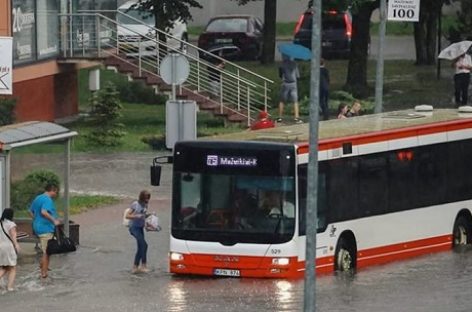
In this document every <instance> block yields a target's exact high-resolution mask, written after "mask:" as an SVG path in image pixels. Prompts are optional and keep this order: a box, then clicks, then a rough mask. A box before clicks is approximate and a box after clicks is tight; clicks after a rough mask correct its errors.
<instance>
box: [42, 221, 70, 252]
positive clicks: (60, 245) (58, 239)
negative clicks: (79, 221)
mask: <svg viewBox="0 0 472 312" xmlns="http://www.w3.org/2000/svg"><path fill="white" fill-rule="evenodd" d="M76 250H77V248H76V247H75V243H74V242H73V241H72V240H71V239H70V238H69V237H67V236H66V235H65V234H64V231H63V230H62V229H61V228H59V227H57V226H56V230H55V232H54V236H53V238H51V239H50V240H48V246H47V248H46V253H47V254H48V255H54V254H61V253H66V252H72V251H76Z"/></svg>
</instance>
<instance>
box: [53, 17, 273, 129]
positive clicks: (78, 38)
mask: <svg viewBox="0 0 472 312" xmlns="http://www.w3.org/2000/svg"><path fill="white" fill-rule="evenodd" d="M116 13H117V14H122V15H125V16H126V17H127V18H130V19H132V20H134V21H136V22H137V23H138V22H141V21H139V20H138V19H135V18H133V17H132V16H129V15H127V14H124V13H122V12H118V11H117V12H116ZM61 16H62V18H61V21H63V22H65V23H68V24H65V25H62V27H61V31H63V33H62V34H61V38H62V40H63V43H62V44H61V47H63V55H64V57H77V56H79V57H94V56H98V57H104V56H114V57H116V58H119V59H121V61H123V62H126V63H127V64H129V65H130V66H133V67H135V68H136V69H137V70H138V73H139V75H140V76H142V75H143V73H147V74H148V75H153V76H156V77H160V74H159V64H160V61H161V55H165V54H166V53H168V52H169V51H171V52H175V53H179V54H183V55H185V56H186V57H187V58H188V60H189V63H190V67H191V69H190V75H189V78H188V79H187V81H186V82H185V83H184V85H183V86H181V87H180V88H179V89H180V91H182V90H188V91H191V92H194V93H195V92H199V93H201V92H207V93H209V94H211V93H212V92H214V90H212V88H211V84H212V82H211V79H210V78H209V77H208V76H209V69H212V72H218V74H219V75H220V80H221V82H220V86H219V92H218V93H219V94H218V96H217V97H216V98H213V99H211V100H210V102H214V103H215V104H218V106H219V107H220V112H223V109H227V110H230V111H234V112H236V113H239V114H240V115H243V116H246V114H247V120H248V125H249V123H250V121H251V120H252V118H251V116H250V115H251V113H254V112H258V111H260V110H267V109H268V107H270V105H269V100H270V99H269V96H268V94H269V91H270V89H269V88H270V86H271V85H272V84H273V81H271V80H270V79H267V78H265V77H262V76H260V75H258V74H256V73H253V72H251V71H249V70H247V69H245V68H243V67H241V66H239V65H238V64H235V63H233V62H230V61H226V60H225V59H223V58H221V57H219V56H217V55H214V54H212V53H210V52H207V51H205V50H202V49H200V48H198V47H196V46H195V45H192V44H191V43H188V42H186V41H182V40H180V39H178V38H175V37H173V36H171V35H170V34H168V33H165V32H162V31H161V30H158V29H155V28H154V27H150V26H149V25H146V27H148V28H149V29H153V30H154V31H155V34H156V37H155V38H154V36H148V35H141V34H139V33H137V32H135V31H134V30H133V29H130V28H129V27H126V26H125V25H121V24H119V23H117V22H116V20H113V19H111V18H109V17H107V16H105V15H102V14H99V13H96V12H95V13H73V14H61ZM88 23H90V25H89V24H88ZM118 25H119V26H120V27H122V28H124V29H126V30H127V31H128V32H129V33H132V34H135V36H136V38H138V39H137V40H138V41H136V42H133V44H131V45H130V44H129V42H121V41H120V38H119V37H118V33H117V28H118ZM143 25H145V24H144V23H143ZM87 31H88V33H87ZM159 34H163V35H165V36H166V37H167V38H171V39H172V40H173V41H174V42H177V45H178V46H179V47H182V46H186V47H187V49H186V51H188V50H189V48H191V49H193V50H194V51H195V50H196V51H197V53H196V55H193V54H191V53H186V51H182V50H180V49H178V48H175V47H172V46H170V45H168V44H167V43H166V42H163V41H160V40H159ZM74 36H75V37H74ZM144 43H147V44H148V45H149V44H150V45H151V46H152V47H154V52H151V53H148V54H146V55H142V53H141V48H142V47H143V46H144ZM123 44H126V45H128V46H126V45H123ZM136 46H137V51H138V52H137V53H133V52H135V51H133V48H136ZM201 53H205V54H206V55H211V56H212V57H214V58H215V59H218V60H221V61H224V62H225V64H226V66H227V67H230V68H232V69H233V71H231V70H227V69H221V68H218V67H216V66H215V65H214V64H212V63H209V62H208V61H206V60H203V59H201V58H200V54H201ZM244 111H245V112H244Z"/></svg>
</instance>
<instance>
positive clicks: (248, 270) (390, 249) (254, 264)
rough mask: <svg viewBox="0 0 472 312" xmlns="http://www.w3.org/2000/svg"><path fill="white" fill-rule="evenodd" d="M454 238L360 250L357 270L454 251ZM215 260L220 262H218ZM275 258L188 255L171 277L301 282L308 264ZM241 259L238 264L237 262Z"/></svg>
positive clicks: (330, 266) (322, 268)
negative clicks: (232, 274)
mask: <svg viewBox="0 0 472 312" xmlns="http://www.w3.org/2000/svg"><path fill="white" fill-rule="evenodd" d="M451 247H452V235H443V236H438V237H432V238H427V239H420V240H416V241H410V242H403V243H399V244H393V245H388V246H382V247H376V248H370V249H364V250H360V251H358V253H357V268H364V267H367V266H372V265H380V264H384V263H388V262H393V261H398V260H403V259H408V258H413V257H417V256H420V255H425V254H430V253H433V252H440V251H446V250H450V249H451ZM215 257H216V258H218V259H220V260H219V261H216V260H215ZM273 258H274V257H256V256H236V255H208V254H191V255H189V254H186V255H184V260H183V261H175V262H174V261H171V262H170V263H169V268H170V272H171V273H177V274H195V275H213V270H214V269H216V268H218V269H230V270H239V271H240V274H241V277H260V278H301V277H303V275H304V272H305V262H304V261H298V258H297V257H289V259H290V264H289V265H287V266H277V265H273V264H272V259H273ZM236 259H237V261H236ZM334 260H335V259H334V256H328V257H321V258H318V259H316V273H317V274H327V273H331V272H333V271H334Z"/></svg>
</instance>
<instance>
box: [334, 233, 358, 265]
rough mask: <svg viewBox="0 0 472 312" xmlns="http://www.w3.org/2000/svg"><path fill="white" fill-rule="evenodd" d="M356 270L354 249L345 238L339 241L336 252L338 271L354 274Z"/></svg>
mask: <svg viewBox="0 0 472 312" xmlns="http://www.w3.org/2000/svg"><path fill="white" fill-rule="evenodd" d="M354 268H355V251H354V248H352V246H351V245H350V244H349V243H348V242H347V241H346V240H345V239H343V238H341V239H340V240H339V243H338V247H337V252H336V270H337V271H340V272H352V271H354Z"/></svg>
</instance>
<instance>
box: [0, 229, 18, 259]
mask: <svg viewBox="0 0 472 312" xmlns="http://www.w3.org/2000/svg"><path fill="white" fill-rule="evenodd" d="M0 225H1V226H2V231H3V233H5V235H6V236H7V237H8V239H9V240H10V242H11V243H12V245H13V249H15V253H16V254H18V250H16V247H15V243H14V242H13V239H11V237H10V235H8V234H7V231H5V228H4V227H3V222H2V221H0Z"/></svg>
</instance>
